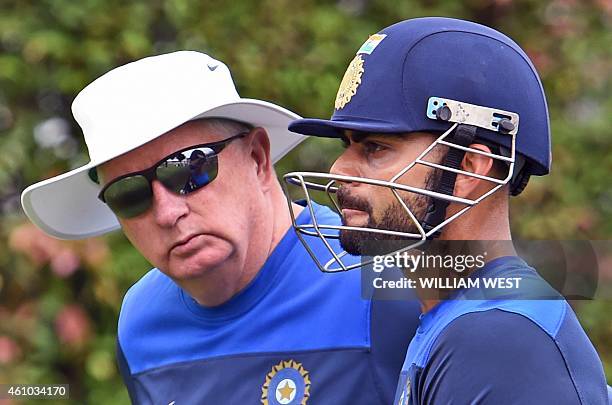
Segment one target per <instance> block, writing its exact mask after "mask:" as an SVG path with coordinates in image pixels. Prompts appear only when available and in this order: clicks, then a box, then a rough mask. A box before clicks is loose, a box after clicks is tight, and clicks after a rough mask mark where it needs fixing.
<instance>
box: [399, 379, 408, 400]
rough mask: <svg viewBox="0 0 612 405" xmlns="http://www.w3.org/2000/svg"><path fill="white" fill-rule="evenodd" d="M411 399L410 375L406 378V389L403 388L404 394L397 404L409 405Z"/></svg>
mask: <svg viewBox="0 0 612 405" xmlns="http://www.w3.org/2000/svg"><path fill="white" fill-rule="evenodd" d="M409 401H410V377H407V378H406V385H405V386H404V389H403V390H402V395H401V396H400V398H399V402H398V403H397V405H408V402H409Z"/></svg>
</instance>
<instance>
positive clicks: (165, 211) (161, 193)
mask: <svg viewBox="0 0 612 405" xmlns="http://www.w3.org/2000/svg"><path fill="white" fill-rule="evenodd" d="M151 188H152V189H153V207H152V209H153V215H154V217H155V222H157V224H158V225H159V226H161V227H162V228H170V227H173V226H174V225H176V223H177V222H178V220H179V219H180V218H182V217H183V216H185V215H187V214H188V213H189V206H188V204H187V201H186V199H185V198H184V197H183V196H181V195H179V194H175V193H173V192H172V191H170V190H168V189H166V187H164V186H163V185H162V184H161V183H160V182H159V181H157V180H154V181H153V183H152V184H151Z"/></svg>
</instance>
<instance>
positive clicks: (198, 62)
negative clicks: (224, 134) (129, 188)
mask: <svg viewBox="0 0 612 405" xmlns="http://www.w3.org/2000/svg"><path fill="white" fill-rule="evenodd" d="M72 113H73V115H74V117H75V119H76V121H77V122H78V123H79V125H80V126H81V128H82V129H83V135H84V137H85V143H86V144H87V149H88V151H89V157H90V162H89V163H88V164H86V165H85V166H82V167H79V168H77V169H75V170H72V171H70V172H68V173H64V174H62V175H59V176H56V177H53V178H50V179H47V180H44V181H41V182H39V183H36V184H34V185H31V186H30V187H28V188H27V189H25V190H24V192H23V193H22V195H21V203H22V205H23V209H24V211H25V213H26V215H27V216H28V217H29V218H30V220H31V221H32V222H33V223H34V224H36V225H37V226H38V227H40V228H41V229H42V230H43V231H44V232H46V233H48V234H49V235H51V236H54V237H56V238H60V239H81V238H87V237H91V236H96V235H101V234H104V233H106V232H109V231H112V230H114V229H117V228H118V227H119V222H118V221H117V218H116V217H115V215H114V214H113V212H112V211H111V210H110V209H109V208H108V206H107V205H106V204H104V203H103V202H102V201H100V200H99V199H98V193H99V192H100V185H99V184H96V183H95V182H93V181H92V180H91V179H90V177H89V174H88V172H89V170H90V169H92V168H95V167H96V166H98V165H100V164H102V163H104V162H107V161H109V160H111V159H114V158H116V157H117V156H120V155H122V154H124V153H126V152H129V151H131V150H133V149H136V148H138V147H139V146H142V145H144V144H145V143H147V142H150V141H152V140H153V139H155V138H157V137H159V136H161V135H163V134H165V133H166V132H168V131H170V130H172V129H174V128H176V127H178V126H180V125H182V124H184V123H185V122H188V121H192V120H195V119H200V118H206V117H209V118H212V117H217V118H229V119H233V120H237V121H241V122H245V123H248V124H251V125H253V126H256V127H263V128H265V129H266V131H267V132H268V136H269V137H270V144H271V153H270V154H271V159H272V161H273V162H274V163H275V162H276V161H278V160H279V159H280V158H282V157H283V156H284V155H285V154H286V153H287V152H289V151H290V150H291V149H293V148H294V147H295V146H296V145H297V144H298V143H300V142H301V141H302V140H304V139H305V138H306V137H305V136H302V135H298V134H296V133H293V132H290V131H289V130H288V129H287V127H288V125H289V123H290V122H291V121H293V120H295V119H298V118H300V117H299V116H298V115H297V114H295V113H293V112H291V111H289V110H287V109H285V108H282V107H279V106H277V105H275V104H272V103H269V102H266V101H262V100H253V99H245V98H240V96H239V95H238V92H237V91H236V88H235V86H234V82H233V80H232V77H231V74H230V71H229V69H228V68H227V66H226V65H225V64H223V63H222V62H220V61H218V60H215V59H213V58H211V57H210V56H208V55H206V54H203V53H200V52H194V51H180V52H174V53H169V54H164V55H159V56H152V57H148V58H144V59H141V60H138V61H136V62H132V63H128V64H127V65H124V66H120V67H118V68H116V69H113V70H111V71H110V72H108V73H106V74H104V75H103V76H101V77H100V78H98V79H96V80H95V81H94V82H92V83H91V84H89V85H88V86H87V87H85V88H84V89H83V90H82V91H81V92H80V93H79V94H78V95H77V97H76V98H75V100H74V102H73V103H72Z"/></svg>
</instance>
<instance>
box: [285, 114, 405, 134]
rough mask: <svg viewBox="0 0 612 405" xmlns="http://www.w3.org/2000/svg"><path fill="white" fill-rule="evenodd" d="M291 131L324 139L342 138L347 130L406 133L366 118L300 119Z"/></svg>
mask: <svg viewBox="0 0 612 405" xmlns="http://www.w3.org/2000/svg"><path fill="white" fill-rule="evenodd" d="M289 130H290V131H292V132H296V133H299V134H304V135H312V136H319V137H323V138H340V137H341V136H342V135H343V133H344V131H346V130H352V131H359V132H369V133H399V132H405V131H406V129H405V128H403V127H402V126H400V125H397V124H395V123H391V122H386V121H378V120H371V119H366V118H352V119H343V120H339V119H335V120H323V119H316V118H306V119H298V120H295V121H293V122H292V123H291V124H289Z"/></svg>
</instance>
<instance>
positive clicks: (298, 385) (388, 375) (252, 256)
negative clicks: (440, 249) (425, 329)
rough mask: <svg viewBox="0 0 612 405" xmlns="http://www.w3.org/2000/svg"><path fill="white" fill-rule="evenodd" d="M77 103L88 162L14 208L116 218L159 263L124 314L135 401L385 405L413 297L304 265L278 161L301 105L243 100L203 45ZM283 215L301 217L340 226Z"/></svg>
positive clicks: (135, 71)
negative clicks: (367, 289) (387, 295)
mask: <svg viewBox="0 0 612 405" xmlns="http://www.w3.org/2000/svg"><path fill="white" fill-rule="evenodd" d="M73 112H74V116H75V118H76V119H77V121H78V122H79V124H80V125H81V127H82V128H83V132H84V135H85V140H86V142H87V145H88V148H89V153H90V156H91V162H90V163H89V164H88V165H86V166H83V167H81V168H79V169H76V170H74V171H72V172H69V173H66V174H63V175H61V176H58V177H55V178H52V179H49V180H46V181H43V182H41V183H38V184H36V185H33V186H31V187H29V188H28V189H27V190H25V191H24V193H23V206H24V209H25V211H26V213H27V214H28V216H29V217H30V218H31V219H32V221H33V222H34V223H35V224H37V225H38V226H40V227H41V228H42V229H43V230H45V231H46V232H47V233H49V234H51V235H53V236H56V237H60V238H67V239H76V238H84V237H89V236H94V235H100V234H103V233H105V232H108V231H111V230H113V229H115V228H117V227H118V226H119V225H120V226H121V228H122V229H123V231H124V233H125V234H126V236H127V237H128V238H129V240H130V241H131V242H132V244H133V245H134V246H135V247H136V248H137V249H138V250H139V251H140V252H141V253H142V254H143V255H144V257H145V258H147V259H148V260H149V261H150V262H151V263H152V264H153V265H154V266H155V267H156V268H155V269H153V270H151V271H150V272H149V273H148V274H146V275H145V276H144V277H143V278H142V279H141V280H140V281H139V282H138V283H136V284H135V285H134V286H133V287H132V288H131V289H130V290H129V291H128V293H127V295H126V297H125V299H124V302H123V306H122V310H121V315H120V318H119V331H118V358H119V363H120V368H121V372H122V375H123V377H124V380H125V382H126V385H127V387H128V390H129V393H130V396H131V398H132V400H133V401H134V402H137V403H156V404H157V403H159V404H168V403H176V404H181V403H189V404H194V403H206V404H244V403H258V402H263V403H266V404H305V403H307V401H310V402H311V403H336V404H343V403H359V404H374V403H381V404H387V403H389V402H390V401H391V399H392V397H393V390H394V381H395V380H396V379H397V375H398V373H399V370H400V369H401V358H403V356H404V353H405V350H406V347H407V342H408V341H409V339H410V337H411V336H412V335H413V333H414V330H415V328H416V320H417V316H418V312H419V310H418V306H417V305H415V303H397V302H395V303H393V302H388V303H383V302H372V301H369V300H364V299H362V298H361V289H360V278H359V275H358V274H356V273H346V274H343V275H341V276H338V277H333V276H328V275H324V274H322V273H320V272H318V271H316V270H315V269H314V268H313V265H312V263H311V262H310V260H309V259H308V257H307V252H306V250H305V249H304V248H303V246H302V245H301V244H299V243H298V239H297V237H296V235H295V233H294V232H293V231H291V230H290V225H291V218H290V216H289V210H288V208H287V205H286V203H285V197H284V196H283V194H282V191H281V188H280V185H279V183H278V181H277V179H276V176H275V173H274V170H273V163H274V162H275V161H277V160H278V159H280V158H281V157H282V156H283V155H284V154H285V153H286V152H287V151H289V150H290V149H291V148H292V147H294V146H295V145H296V144H297V143H299V142H300V141H301V140H302V137H301V136H299V135H296V134H293V133H290V132H289V131H287V129H286V128H287V125H288V123H289V122H290V121H291V120H292V119H295V118H298V117H297V116H296V115H295V114H293V113H291V112H290V111H287V110H285V109H283V108H281V107H278V106H276V105H273V104H270V103H267V102H264V101H259V100H249V99H242V98H240V97H239V96H238V93H237V92H236V90H235V87H234V84H233V82H232V79H231V76H230V72H229V70H228V69H227V67H226V66H225V65H224V64H223V63H221V62H219V61H217V60H214V59H212V58H210V57H209V56H207V55H204V54H201V53H198V52H176V53H171V54H166V55H160V56H155V57H150V58H145V59H142V60H139V61H136V62H133V63H130V64H127V65H125V66H121V67H119V68H117V69H114V70H112V71H110V72H109V73H107V74H105V75H103V76H102V77H100V78H99V79H97V80H95V81H94V82H93V83H91V84H90V85H89V86H87V87H86V88H85V89H84V90H83V91H82V92H81V93H80V94H79V95H78V96H77V98H76V99H75V101H74V104H73ZM293 208H294V210H295V211H296V212H298V214H297V215H296V218H295V221H296V223H306V222H309V221H311V220H312V215H315V217H317V219H320V220H323V221H331V222H336V223H339V220H338V218H337V217H336V216H335V215H334V214H333V213H332V212H331V211H330V210H329V209H327V208H324V207H322V206H315V207H314V209H313V210H303V211H302V207H301V206H299V205H294V206H293ZM313 239H316V238H313ZM313 242H315V250H316V251H317V252H318V251H322V249H323V246H322V244H320V243H319V244H317V241H313ZM382 326H384V327H382Z"/></svg>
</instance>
